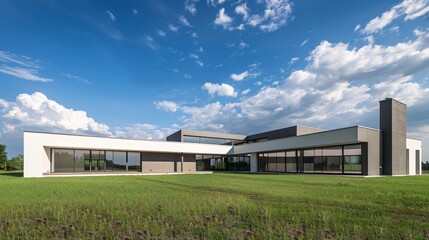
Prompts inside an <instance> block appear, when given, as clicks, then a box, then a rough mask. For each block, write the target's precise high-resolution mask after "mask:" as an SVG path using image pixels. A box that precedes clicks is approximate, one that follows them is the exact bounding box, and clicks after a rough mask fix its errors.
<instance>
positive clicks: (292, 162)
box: [286, 151, 297, 172]
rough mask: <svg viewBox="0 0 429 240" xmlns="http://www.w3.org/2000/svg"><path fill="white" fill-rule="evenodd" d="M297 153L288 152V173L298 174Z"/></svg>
mask: <svg viewBox="0 0 429 240" xmlns="http://www.w3.org/2000/svg"><path fill="white" fill-rule="evenodd" d="M295 155H296V151H287V152H286V171H287V172H297V168H296V166H297V165H296V161H297V158H296V156H295Z"/></svg>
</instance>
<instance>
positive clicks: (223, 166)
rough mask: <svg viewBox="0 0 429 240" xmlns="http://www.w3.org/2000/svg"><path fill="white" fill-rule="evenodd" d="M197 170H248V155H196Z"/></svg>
mask: <svg viewBox="0 0 429 240" xmlns="http://www.w3.org/2000/svg"><path fill="white" fill-rule="evenodd" d="M195 160H196V168H197V171H213V170H222V171H250V155H239V156H216V155H196V156H195Z"/></svg>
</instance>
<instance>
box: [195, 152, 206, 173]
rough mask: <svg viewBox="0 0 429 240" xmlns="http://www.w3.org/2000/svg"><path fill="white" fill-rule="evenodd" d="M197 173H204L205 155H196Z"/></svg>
mask: <svg viewBox="0 0 429 240" xmlns="http://www.w3.org/2000/svg"><path fill="white" fill-rule="evenodd" d="M195 161H196V165H197V166H196V168H197V171H204V170H206V169H204V163H203V155H195Z"/></svg>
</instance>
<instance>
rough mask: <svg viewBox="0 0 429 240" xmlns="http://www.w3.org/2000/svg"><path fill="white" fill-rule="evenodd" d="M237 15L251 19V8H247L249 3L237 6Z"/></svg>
mask: <svg viewBox="0 0 429 240" xmlns="http://www.w3.org/2000/svg"><path fill="white" fill-rule="evenodd" d="M235 13H237V14H241V15H243V19H245V20H246V19H247V18H248V17H249V8H248V7H247V3H244V4H241V5H237V6H236V7H235Z"/></svg>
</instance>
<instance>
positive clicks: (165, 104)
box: [155, 100, 179, 112]
mask: <svg viewBox="0 0 429 240" xmlns="http://www.w3.org/2000/svg"><path fill="white" fill-rule="evenodd" d="M155 106H156V108H158V109H161V110H164V111H167V112H176V111H177V109H178V108H179V105H178V104H177V103H175V102H172V101H166V100H164V101H160V102H155Z"/></svg>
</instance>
